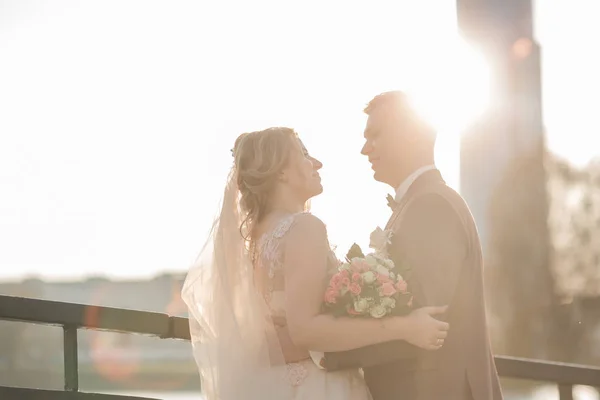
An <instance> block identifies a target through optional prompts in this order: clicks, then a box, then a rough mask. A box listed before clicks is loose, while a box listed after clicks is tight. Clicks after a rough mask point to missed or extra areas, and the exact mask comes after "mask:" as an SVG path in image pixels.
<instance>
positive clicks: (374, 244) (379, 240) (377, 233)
mask: <svg viewBox="0 0 600 400" xmlns="http://www.w3.org/2000/svg"><path fill="white" fill-rule="evenodd" d="M393 234H394V232H393V231H392V230H391V229H385V230H384V229H381V228H380V227H377V228H376V229H375V230H374V231H373V232H371V236H370V237H369V240H370V242H369V247H370V248H371V249H373V251H375V253H377V254H380V255H382V256H383V257H387V256H388V245H390V244H391V243H392V235H393Z"/></svg>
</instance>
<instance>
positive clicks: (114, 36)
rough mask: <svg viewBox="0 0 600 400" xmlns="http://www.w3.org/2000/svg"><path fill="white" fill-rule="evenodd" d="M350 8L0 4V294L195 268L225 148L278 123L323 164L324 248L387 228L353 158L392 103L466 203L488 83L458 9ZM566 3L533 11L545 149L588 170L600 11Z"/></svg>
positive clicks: (385, 4) (585, 0)
mask: <svg viewBox="0 0 600 400" xmlns="http://www.w3.org/2000/svg"><path fill="white" fill-rule="evenodd" d="M348 3H350V2H343V1H328V2H317V1H304V2H284V1H274V0H273V1H267V0H257V1H252V2H244V1H235V2H234V1H218V2H214V1H191V0H189V1H186V0H181V1H177V2H165V1H158V0H128V1H123V0H119V1H113V0H104V1H102V2H92V1H87V2H80V1H71V0H56V1H52V2H48V1H41V0H12V1H8V0H0V280H3V279H5V280H15V279H21V278H24V277H39V278H43V279H48V280H65V279H68V280H72V279H80V278H83V277H87V276H107V277H111V278H127V279H129V278H140V279H144V278H150V277H152V276H155V275H157V274H160V273H162V272H165V271H170V272H184V271H186V270H187V268H188V267H189V265H190V263H191V262H193V260H194V259H195V257H196V255H197V253H198V252H199V250H200V249H201V247H202V245H203V243H204V240H205V239H206V235H207V233H208V230H209V228H210V225H211V222H212V220H213V218H214V216H215V215H216V213H217V211H218V205H219V200H220V197H221V195H222V191H223V188H224V184H225V177H226V175H227V172H228V170H229V168H230V167H231V163H232V159H231V155H230V152H229V150H230V149H231V147H232V145H233V142H234V140H235V138H236V136H237V135H239V134H240V133H242V132H246V131H250V130H256V129H262V128H265V127H268V126H274V125H286V126H292V127H294V128H295V129H296V130H297V131H298V132H299V134H300V136H301V138H302V140H303V141H304V142H305V144H306V146H307V147H308V149H309V151H310V152H311V153H312V154H313V155H314V156H316V157H317V158H319V159H321V161H323V163H324V168H323V170H322V174H321V175H322V177H323V184H324V186H325V191H324V193H323V194H322V195H321V196H319V197H317V198H316V199H313V201H312V211H313V212H314V213H315V214H316V215H317V216H319V217H320V218H321V219H323V220H324V222H325V223H326V224H327V226H328V231H329V235H330V238H331V242H332V243H333V244H334V245H337V246H338V248H339V249H341V250H340V251H341V253H342V254H343V251H342V250H343V249H346V248H348V247H349V246H350V245H351V244H352V242H355V241H356V242H358V243H360V244H363V245H364V244H366V243H367V242H368V235H369V232H371V231H372V230H373V229H374V228H375V227H376V226H377V225H383V224H385V221H386V219H387V217H388V215H389V209H388V208H387V206H386V201H385V195H386V194H387V193H389V192H391V188H389V187H386V186H384V185H382V184H380V183H377V182H375V181H374V180H373V179H372V171H371V170H370V168H369V164H368V162H367V160H366V159H364V157H362V156H361V155H360V154H359V152H360V148H361V146H362V130H363V127H364V122H365V116H364V115H363V114H362V108H363V106H364V104H365V103H366V102H368V101H369V100H370V99H371V98H372V97H373V96H374V95H375V94H377V93H379V92H382V91H385V90H392V89H403V90H407V91H408V92H410V93H411V94H413V95H415V97H416V99H417V100H418V102H417V106H418V109H419V111H421V112H423V114H424V115H426V116H427V117H428V118H431V119H432V121H433V122H434V123H435V124H436V126H437V127H438V128H439V140H438V145H437V148H436V162H437V164H438V166H439V168H440V169H441V171H442V173H443V175H444V176H445V178H446V180H447V181H448V183H449V184H450V185H451V186H453V187H455V188H457V189H458V187H459V181H458V171H459V165H458V157H459V153H458V149H459V133H460V127H461V126H463V125H464V124H465V123H466V122H468V121H469V120H470V119H472V118H475V117H476V115H477V113H478V112H479V111H480V110H481V108H482V107H483V106H485V104H486V101H487V95H488V93H487V89H486V88H487V87H488V85H489V71H488V70H487V69H486V66H485V61H484V60H482V59H481V58H480V57H479V56H478V55H477V54H476V53H473V52H472V51H471V50H469V49H468V48H467V47H466V46H465V45H464V44H463V43H462V42H461V41H460V40H459V39H458V38H457V35H456V23H455V11H454V7H453V3H454V2H452V1H447V0H419V1H414V0H410V1H409V0H394V1H391V0H388V1H376V0H371V1H370V2H355V4H348ZM568 4H569V7H567V2H564V1H563V2H559V1H544V2H538V3H537V4H536V8H535V10H536V36H537V38H538V39H539V41H540V42H541V45H542V51H543V57H544V61H543V63H544V64H543V80H544V114H545V121H544V122H545V125H546V129H547V137H548V143H549V146H550V148H551V150H553V151H555V152H557V153H559V154H560V155H562V156H564V157H566V158H568V159H570V160H571V161H573V162H575V163H577V164H582V163H585V162H586V161H587V160H589V159H590V158H591V157H592V156H594V155H596V154H597V153H598V151H597V150H595V149H594V146H590V145H589V142H588V141H589V139H586V138H587V137H589V136H590V135H592V136H594V135H595V136H596V137H597V136H598V134H599V133H600V123H599V121H598V119H597V117H596V113H595V109H592V107H593V104H595V103H596V102H595V97H592V96H593V95H595V94H596V93H598V92H600V76H599V75H598V74H596V73H594V71H598V70H600V59H599V58H598V57H597V56H596V55H594V54H593V53H594V52H593V50H592V49H593V48H595V47H597V43H594V38H598V37H600V25H597V24H595V22H596V21H592V18H593V15H597V14H598V12H600V5H599V4H598V3H597V1H596V0H570V1H569V2H568ZM434 9H435V10H436V12H435V13H432V12H431V10H434ZM457 89H460V90H457ZM457 92H460V93H461V96H460V97H458V98H457V97H456V96H455V95H453V93H457Z"/></svg>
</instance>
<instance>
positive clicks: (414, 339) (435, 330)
mask: <svg viewBox="0 0 600 400" xmlns="http://www.w3.org/2000/svg"><path fill="white" fill-rule="evenodd" d="M447 308H448V307H447V306H443V307H422V308H418V309H416V310H414V311H413V312H411V313H410V314H409V315H408V316H407V319H408V323H407V324H406V331H405V332H403V334H402V336H403V337H402V338H403V339H404V340H406V341H407V342H409V343H411V344H413V345H415V346H417V347H421V348H423V349H426V350H438V349H439V348H441V347H442V346H443V344H444V340H445V339H446V336H447V335H448V329H449V328H450V325H449V324H448V323H447V322H443V321H439V320H437V319H435V318H434V316H435V315H439V314H443V313H445V312H446V309H447Z"/></svg>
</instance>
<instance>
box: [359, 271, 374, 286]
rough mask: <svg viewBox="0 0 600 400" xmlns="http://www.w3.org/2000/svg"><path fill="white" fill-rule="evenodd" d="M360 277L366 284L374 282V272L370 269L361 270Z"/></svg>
mask: <svg viewBox="0 0 600 400" xmlns="http://www.w3.org/2000/svg"><path fill="white" fill-rule="evenodd" d="M362 278H363V280H364V281H365V283H367V284H370V283H373V282H375V274H374V273H373V272H372V271H367V272H363V273H362Z"/></svg>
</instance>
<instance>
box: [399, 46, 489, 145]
mask: <svg viewBox="0 0 600 400" xmlns="http://www.w3.org/2000/svg"><path fill="white" fill-rule="evenodd" d="M422 61H423V63H424V64H425V65H428V66H430V67H426V68H423V69H422V70H420V71H414V73H413V75H412V76H413V77H414V81H413V84H411V86H410V88H409V89H408V92H409V94H410V96H411V98H412V100H413V103H414V106H415V108H416V110H417V111H418V112H419V113H420V114H421V115H422V116H423V117H424V118H425V119H426V120H427V121H429V123H431V124H432V125H433V126H434V127H435V128H436V129H437V130H438V131H439V132H444V133H451V134H454V135H460V133H461V132H462V131H463V130H464V129H465V127H466V126H467V125H469V123H471V122H473V121H474V120H475V119H476V118H477V117H478V116H480V115H481V114H482V113H483V112H484V111H485V110H486V109H487V107H488V105H489V99H490V85H491V82H490V75H491V74H490V68H489V66H488V64H487V62H486V60H485V59H484V57H483V55H482V54H481V53H480V52H478V51H477V50H476V49H474V48H473V47H472V46H470V45H469V44H468V43H467V42H466V41H465V40H464V39H462V38H461V37H460V36H458V35H456V36H454V37H451V38H449V40H448V43H447V44H445V45H444V46H443V49H442V50H441V51H439V52H431V53H429V54H426V55H425V58H424V60H422ZM432 68H433V70H432Z"/></svg>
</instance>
